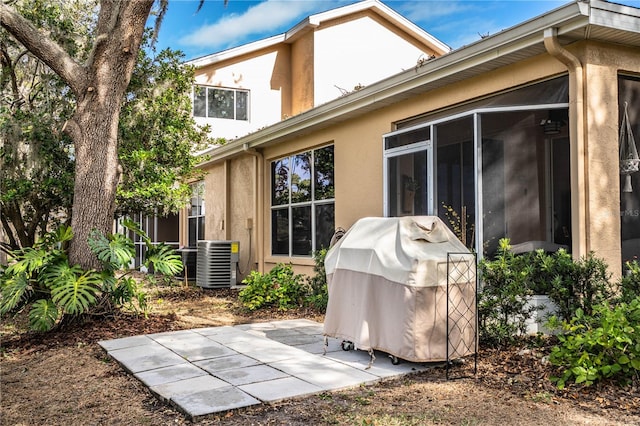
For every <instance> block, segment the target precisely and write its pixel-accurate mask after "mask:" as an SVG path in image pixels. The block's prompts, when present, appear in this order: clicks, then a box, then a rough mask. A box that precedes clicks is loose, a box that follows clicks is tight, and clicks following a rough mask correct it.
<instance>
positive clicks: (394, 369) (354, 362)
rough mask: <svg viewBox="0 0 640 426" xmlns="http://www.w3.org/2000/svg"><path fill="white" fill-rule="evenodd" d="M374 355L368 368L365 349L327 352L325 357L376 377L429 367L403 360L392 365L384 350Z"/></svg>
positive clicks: (367, 356) (396, 374)
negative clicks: (374, 357)
mask: <svg viewBox="0 0 640 426" xmlns="http://www.w3.org/2000/svg"><path fill="white" fill-rule="evenodd" d="M375 356H376V359H375V360H374V361H373V364H372V365H371V368H369V369H367V366H368V365H369V360H370V357H369V353H367V352H365V351H348V352H345V351H339V352H334V353H328V354H327V355H326V358H327V359H331V360H334V361H338V362H341V363H343V364H345V365H348V366H349V367H353V368H356V369H358V370H362V371H366V372H367V373H369V374H373V375H375V376H378V377H392V376H398V375H401V374H410V373H416V372H418V371H424V370H426V369H428V368H429V367H428V366H427V365H425V364H420V363H413V362H407V361H403V360H401V361H400V363H399V364H398V365H393V364H392V363H391V359H390V358H389V355H388V354H386V353H384V352H379V351H376V352H375Z"/></svg>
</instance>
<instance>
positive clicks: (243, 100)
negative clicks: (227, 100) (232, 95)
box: [236, 91, 249, 120]
mask: <svg viewBox="0 0 640 426" xmlns="http://www.w3.org/2000/svg"><path fill="white" fill-rule="evenodd" d="M248 99H249V92H239V91H238V92H236V120H248V119H249V116H248V108H247V106H248V102H247V101H248Z"/></svg>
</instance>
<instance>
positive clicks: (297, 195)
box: [291, 152, 311, 203]
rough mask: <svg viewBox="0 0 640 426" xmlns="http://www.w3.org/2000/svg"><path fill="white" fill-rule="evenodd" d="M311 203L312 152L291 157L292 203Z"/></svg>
mask: <svg viewBox="0 0 640 426" xmlns="http://www.w3.org/2000/svg"><path fill="white" fill-rule="evenodd" d="M305 201H311V152H304V153H302V154H298V155H294V156H293V157H291V202H292V203H301V202H305Z"/></svg>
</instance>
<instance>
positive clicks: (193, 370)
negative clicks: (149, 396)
mask: <svg viewBox="0 0 640 426" xmlns="http://www.w3.org/2000/svg"><path fill="white" fill-rule="evenodd" d="M206 374H207V372H206V371H204V370H203V369H201V368H198V367H197V366H195V365H193V364H190V363H188V362H187V363H184V364H178V365H171V366H169V367H163V368H156V369H154V370H147V371H143V372H141V373H136V374H134V376H136V377H137V378H138V380H140V381H141V382H142V383H144V384H145V385H147V386H148V387H151V386H157V385H163V384H165V383H172V382H177V381H180V380H185V379H191V378H193V377H199V376H204V375H206Z"/></svg>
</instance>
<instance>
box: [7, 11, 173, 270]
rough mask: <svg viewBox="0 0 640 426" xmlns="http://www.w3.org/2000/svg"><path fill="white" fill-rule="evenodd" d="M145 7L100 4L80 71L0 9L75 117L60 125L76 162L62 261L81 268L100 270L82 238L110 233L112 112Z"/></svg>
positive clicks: (114, 153)
mask: <svg viewBox="0 0 640 426" xmlns="http://www.w3.org/2000/svg"><path fill="white" fill-rule="evenodd" d="M153 3H154V0H128V1H123V0H101V1H100V12H99V15H98V22H97V24H96V29H95V41H94V45H93V49H92V52H91V55H90V57H89V58H88V59H87V61H86V62H85V63H84V64H80V63H78V61H76V60H75V59H74V58H73V57H71V56H70V55H69V54H68V52H66V51H65V50H64V49H62V47H60V45H58V44H57V43H55V42H54V41H53V40H52V39H51V38H50V37H49V36H48V34H46V33H44V32H42V31H40V30H39V29H38V28H36V27H35V26H34V25H33V24H32V23H31V22H30V21H29V20H27V19H25V18H24V17H23V16H22V15H20V14H19V13H18V12H16V10H15V9H14V8H12V7H11V6H9V5H7V4H5V3H4V2H0V25H2V27H4V28H5V29H6V30H7V31H8V32H9V33H11V34H12V35H13V36H14V37H15V38H16V39H17V40H18V41H19V42H20V43H22V44H23V45H24V46H25V47H26V48H27V49H28V50H29V51H30V52H31V53H32V54H34V55H35V56H37V57H38V58H40V59H41V60H42V61H43V62H44V63H45V64H47V65H48V66H49V67H50V68H51V69H52V70H53V71H54V72H55V73H56V74H58V75H59V76H60V77H61V78H62V79H63V80H64V81H65V82H66V83H67V84H68V85H69V87H70V88H71V90H72V92H73V94H74V95H75V98H76V103H77V106H76V112H75V114H74V116H73V118H72V119H71V120H69V122H68V123H67V124H66V125H65V131H66V132H67V133H68V134H69V135H70V137H71V139H72V140H73V143H74V146H75V155H76V176H75V187H74V200H73V210H72V218H71V226H72V229H73V232H74V234H75V237H74V238H73V240H72V241H71V247H70V253H69V258H70V261H71V262H72V263H77V264H79V265H80V266H82V267H83V268H86V269H88V268H95V267H99V266H100V265H99V262H98V260H97V259H96V257H95V256H94V255H93V253H91V250H90V249H89V246H88V244H87V238H88V237H89V234H90V233H91V231H92V230H93V229H96V230H97V231H98V232H100V233H102V234H106V233H109V232H110V231H111V228H112V224H113V213H114V207H115V206H114V204H115V195H116V185H117V183H118V119H119V116H120V105H121V102H122V99H123V96H124V93H125V90H126V88H127V86H128V85H129V80H130V78H131V73H132V72H133V68H134V66H135V63H136V60H137V55H138V49H139V48H140V44H141V42H142V34H143V31H144V27H145V24H146V21H147V17H148V16H149V12H150V11H151V6H152V5H153ZM161 3H162V2H161ZM165 5H166V4H165Z"/></svg>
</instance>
